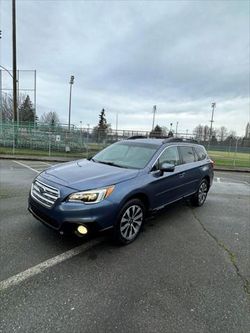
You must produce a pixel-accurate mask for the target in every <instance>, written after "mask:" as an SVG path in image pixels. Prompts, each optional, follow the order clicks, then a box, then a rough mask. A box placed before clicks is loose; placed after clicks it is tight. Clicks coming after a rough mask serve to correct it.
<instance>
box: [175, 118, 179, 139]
mask: <svg viewBox="0 0 250 333" xmlns="http://www.w3.org/2000/svg"><path fill="white" fill-rule="evenodd" d="M178 125H179V122H178V121H177V123H176V128H175V135H176V136H177V133H178Z"/></svg>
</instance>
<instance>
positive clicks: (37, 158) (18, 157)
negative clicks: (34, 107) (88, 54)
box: [0, 154, 250, 172]
mask: <svg viewBox="0 0 250 333" xmlns="http://www.w3.org/2000/svg"><path fill="white" fill-rule="evenodd" d="M82 158H85V157H82ZM0 159H3V160H4V159H6V160H23V161H44V162H59V163H63V162H70V161H74V160H79V159H81V157H60V156H51V157H50V156H32V155H5V154H2V155H1V154H0ZM214 170H216V171H230V172H250V168H240V167H236V168H233V167H223V166H217V165H215V166H214Z"/></svg>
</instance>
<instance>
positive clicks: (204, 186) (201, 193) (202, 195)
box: [191, 179, 208, 207]
mask: <svg viewBox="0 0 250 333" xmlns="http://www.w3.org/2000/svg"><path fill="white" fill-rule="evenodd" d="M207 192H208V182H207V180H206V179H203V180H202V182H201V183H200V185H199V188H198V191H197V192H196V193H195V194H194V195H193V196H192V198H191V203H192V204H193V205H194V206H198V207H200V206H202V205H203V204H204V202H205V200H206V198H207Z"/></svg>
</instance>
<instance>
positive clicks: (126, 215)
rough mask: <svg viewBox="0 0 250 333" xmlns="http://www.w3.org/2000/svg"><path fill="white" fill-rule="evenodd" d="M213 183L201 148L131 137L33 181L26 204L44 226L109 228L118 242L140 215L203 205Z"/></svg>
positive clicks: (130, 233)
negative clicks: (181, 204) (186, 202)
mask: <svg viewBox="0 0 250 333" xmlns="http://www.w3.org/2000/svg"><path fill="white" fill-rule="evenodd" d="M212 182H213V161H211V160H210V158H209V157H208V155H207V152H206V150H205V148H204V147H203V146H201V145H198V144H196V143H192V142H191V141H190V142H189V141H186V142H185V141H184V140H182V139H178V138H168V139H149V138H136V137H135V138H133V137H132V138H130V139H128V140H124V141H120V142H117V143H115V144H112V145H110V146H109V147H107V148H105V149H104V150H102V151H100V152H99V153H97V154H96V155H95V156H94V157H93V158H91V159H89V160H87V159H83V160H78V161H73V162H69V163H63V164H60V165H56V166H53V167H51V168H49V169H47V170H45V171H43V172H42V173H40V174H39V175H38V176H37V177H36V178H35V179H34V181H33V183H32V186H31V190H30V195H29V203H28V209H29V211H30V212H31V213H32V214H33V215H34V216H35V217H36V218H37V219H38V220H40V221H41V222H43V223H44V224H45V225H47V226H49V227H51V228H53V229H56V230H58V231H60V232H61V233H63V232H64V231H65V230H66V229H67V228H69V227H70V228H71V229H73V230H75V231H76V233H77V234H78V235H84V234H87V233H88V232H90V231H91V230H106V229H109V228H113V235H114V237H115V239H116V240H117V241H118V242H119V243H121V244H128V243H131V242H132V241H133V240H135V238H136V237H137V236H138V234H139V232H140V230H141V227H142V225H143V222H144V221H145V218H146V217H147V216H149V215H150V214H151V213H153V212H157V211H159V210H160V209H162V208H164V207H165V206H166V205H169V204H171V203H173V202H175V201H178V200H180V199H183V198H190V199H191V202H192V203H193V204H194V205H195V206H202V205H203V204H204V202H205V200H206V197H207V193H208V191H209V188H210V187H211V185H212Z"/></svg>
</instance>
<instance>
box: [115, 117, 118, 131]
mask: <svg viewBox="0 0 250 333" xmlns="http://www.w3.org/2000/svg"><path fill="white" fill-rule="evenodd" d="M115 130H116V135H117V131H118V112H116V119H115Z"/></svg>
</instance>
